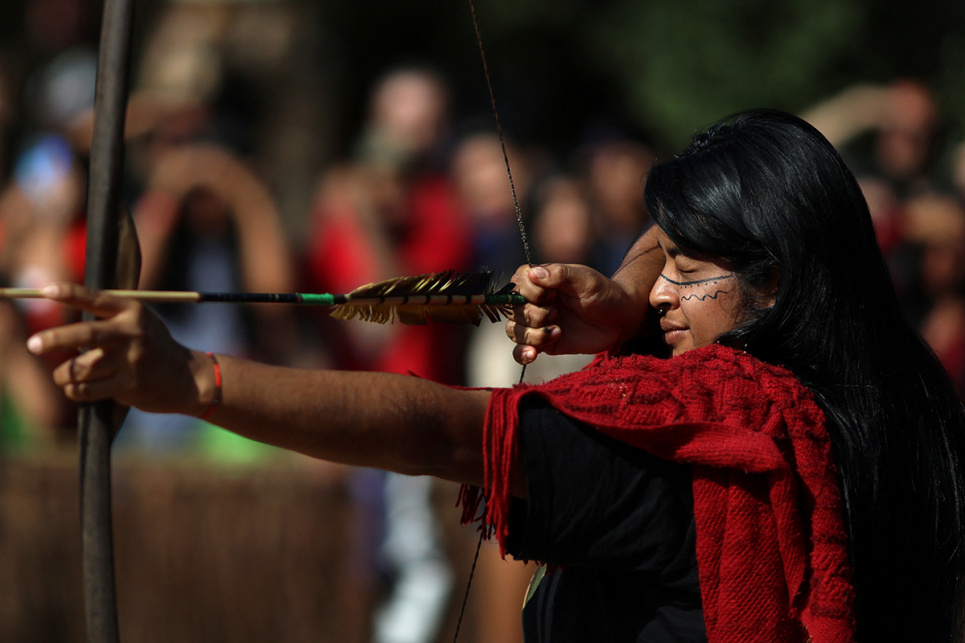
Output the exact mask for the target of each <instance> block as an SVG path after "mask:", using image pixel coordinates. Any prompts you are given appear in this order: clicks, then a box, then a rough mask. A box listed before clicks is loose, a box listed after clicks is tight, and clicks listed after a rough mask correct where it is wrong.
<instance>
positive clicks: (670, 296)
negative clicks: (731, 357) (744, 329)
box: [650, 231, 740, 355]
mask: <svg viewBox="0 0 965 643" xmlns="http://www.w3.org/2000/svg"><path fill="white" fill-rule="evenodd" d="M657 242H658V244H659V245H660V248H661V249H662V250H663V253H664V258H665V261H664V267H663V270H662V271H661V273H660V277H659V278H658V279H657V282H656V283H655V284H654V286H653V290H651V291H650V305H651V306H653V307H654V308H656V309H657V310H659V311H661V313H662V315H661V318H660V329H661V330H662V331H663V339H664V341H665V342H666V343H667V345H668V346H670V348H671V350H672V352H673V354H674V355H680V354H681V353H685V352H687V351H689V350H692V349H694V348H699V347H701V346H707V345H708V344H712V343H713V342H714V341H715V340H716V339H717V338H718V337H720V336H721V335H723V334H724V333H726V332H728V331H731V330H733V329H734V328H736V327H737V324H738V322H739V320H740V314H739V313H740V308H739V304H740V294H739V292H738V290H739V289H738V283H737V277H736V275H735V274H734V273H733V271H732V270H731V269H730V266H729V265H728V264H727V262H725V261H724V260H722V259H719V258H715V257H707V258H704V257H700V258H697V257H692V256H688V255H685V254H684V253H683V252H681V251H680V250H679V249H678V248H677V247H676V246H675V245H674V244H673V243H672V242H671V241H670V239H669V238H668V237H667V235H666V234H664V233H663V231H661V232H660V234H659V235H658V239H657Z"/></svg>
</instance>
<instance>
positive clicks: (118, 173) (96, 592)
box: [78, 0, 133, 643]
mask: <svg viewBox="0 0 965 643" xmlns="http://www.w3.org/2000/svg"><path fill="white" fill-rule="evenodd" d="M132 22H133V0H105V3H104V18H103V22H102V24H101V38H100V55H99V61H98V66H97V94H96V99H95V103H94V135H93V141H92V144H91V159H90V179H89V184H88V197H87V217H88V218H87V263H86V267H85V274H84V283H85V284H86V285H87V286H88V287H91V288H111V287H113V286H114V285H115V279H116V262H117V255H118V243H119V230H118V225H117V213H118V212H119V211H120V208H121V180H122V170H123V165H124V116H125V111H126V108H127V83H128V66H129V61H130V43H131V26H132ZM78 423H79V441H80V514H81V533H82V539H83V577H84V606H85V613H86V617H87V636H88V640H89V641H90V642H91V643H116V642H117V641H118V640H119V634H118V624H117V598H116V592H115V584H114V542H113V533H112V527H111V442H112V440H113V437H114V426H113V424H114V423H113V403H111V402H110V401H107V402H99V403H96V404H88V405H84V406H83V407H82V408H81V409H80V412H79V417H78Z"/></svg>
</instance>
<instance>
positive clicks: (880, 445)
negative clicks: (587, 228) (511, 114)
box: [646, 110, 965, 641]
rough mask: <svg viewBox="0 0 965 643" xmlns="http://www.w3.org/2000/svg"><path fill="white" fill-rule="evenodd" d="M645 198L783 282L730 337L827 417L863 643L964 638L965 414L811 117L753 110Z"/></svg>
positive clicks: (656, 210) (690, 244)
mask: <svg viewBox="0 0 965 643" xmlns="http://www.w3.org/2000/svg"><path fill="white" fill-rule="evenodd" d="M646 203H647V207H648V209H649V211H650V215H651V217H653V219H654V221H655V222H656V223H657V225H659V226H660V227H661V228H662V229H663V230H664V231H665V232H666V233H667V235H668V236H669V237H670V238H671V240H672V241H673V242H674V243H675V244H676V245H678V246H679V247H680V248H682V249H684V250H687V249H690V250H692V251H697V252H702V253H707V254H710V255H715V256H719V257H722V258H724V259H726V260H728V261H730V262H731V263H732V264H733V265H734V267H735V272H736V273H737V274H738V276H739V277H740V278H741V281H742V282H743V284H744V286H745V288H746V289H747V290H748V291H751V290H754V289H755V288H762V287H764V286H765V285H766V284H768V283H771V284H773V280H774V278H775V276H776V278H777V280H778V291H777V296H776V300H775V301H774V306H773V308H770V309H767V310H764V311H755V314H754V315H751V316H750V319H749V320H748V321H746V322H745V323H743V324H742V325H741V326H740V327H739V328H737V329H736V330H734V331H732V332H730V333H728V334H727V335H725V336H723V337H721V338H719V340H718V341H720V342H721V343H725V344H728V345H734V346H740V347H742V348H744V349H745V350H746V351H747V352H749V353H751V354H752V355H755V356H756V357H758V358H760V359H762V360H764V361H766V362H769V363H773V364H777V365H781V366H784V367H786V368H788V369H789V370H791V371H792V372H793V373H794V374H795V375H796V376H797V377H798V378H799V379H800V380H801V381H802V382H803V383H804V384H805V385H806V386H807V387H808V388H810V389H811V390H812V391H813V392H814V393H815V395H816V397H817V400H818V402H819V404H820V405H821V407H822V408H823V410H824V412H825V415H826V416H827V420H828V431H829V434H830V436H831V440H832V444H833V447H834V454H835V461H836V464H837V466H838V470H839V474H840V478H841V487H842V494H843V496H844V501H845V509H846V516H845V520H846V523H847V526H848V530H849V536H850V543H849V544H850V548H851V556H852V561H853V565H854V570H855V571H854V582H855V586H856V597H857V598H856V601H857V605H856V610H857V618H858V635H859V638H860V640H863V641H912V640H914V641H949V640H958V639H957V637H958V636H960V634H959V633H958V631H957V628H958V625H957V624H956V621H957V618H958V608H959V605H960V599H961V595H960V591H959V590H960V587H961V584H962V579H963V565H965V563H963V561H965V557H963V551H962V546H963V542H962V541H963V537H965V481H963V474H962V471H961V466H962V460H963V458H965V415H963V410H962V406H961V403H960V402H959V400H958V398H957V397H956V395H955V393H954V391H953V389H952V387H951V384H950V383H949V380H948V377H947V376H946V374H945V372H944V371H943V369H942V367H941V365H940V364H939V362H938V360H937V359H936V358H935V357H934V354H933V353H932V352H931V351H930V350H929V349H928V348H927V346H926V345H925V344H924V343H923V341H922V340H921V338H920V337H919V336H918V334H917V333H916V332H915V331H914V329H913V328H912V327H911V326H910V325H909V324H908V323H907V322H906V321H905V320H904V318H903V317H902V315H901V310H900V307H899V304H898V300H897V297H896V295H895V292H894V288H893V286H892V282H891V278H890V275H889V272H888V270H887V268H886V266H885V262H884V259H883V258H882V255H881V252H880V250H879V248H878V244H877V242H876V239H875V234H874V230H873V228H872V225H871V217H870V215H869V213H868V206H867V204H866V202H865V200H864V197H863V196H862V194H861V191H860V189H859V187H858V184H857V182H856V181H855V178H854V176H853V174H852V173H851V171H850V170H849V169H848V167H847V166H846V165H845V163H844V162H843V161H842V159H841V157H840V156H839V155H838V153H837V152H836V151H835V150H834V148H833V147H832V146H831V144H830V143H828V141H827V140H826V139H825V138H824V137H823V136H822V135H821V134H820V133H819V132H818V131H817V130H815V129H814V128H813V127H811V126H810V125H808V124H807V123H806V122H804V121H803V120H801V119H799V118H797V117H794V116H792V115H789V114H785V113H783V112H778V111H773V110H754V111H750V112H743V113H741V114H738V115H736V116H732V117H730V118H728V119H725V120H724V121H721V122H720V123H718V124H716V125H714V126H713V127H711V128H710V129H709V130H708V131H707V132H705V133H703V134H700V135H698V136H697V137H696V138H695V139H694V141H693V143H692V144H691V145H690V147H688V148H687V150H686V151H685V152H684V153H683V154H682V155H680V156H679V157H676V158H675V159H673V160H671V161H669V162H666V163H663V164H661V165H658V166H656V167H654V168H653V169H652V170H651V171H650V174H649V176H648V178H647V187H646Z"/></svg>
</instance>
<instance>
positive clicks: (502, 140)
mask: <svg viewBox="0 0 965 643" xmlns="http://www.w3.org/2000/svg"><path fill="white" fill-rule="evenodd" d="M469 12H470V13H471V14H472V26H473V29H474V30H475V32H476V44H477V45H478V46H479V57H480V58H481V59H482V66H483V74H484V75H485V77H486V88H487V89H488V90H489V103H490V105H492V108H493V118H494V119H495V121H496V132H497V133H498V134H499V147H500V149H501V150H502V152H503V162H504V163H505V164H506V176H507V177H508V178H509V190H510V192H512V194H513V208H514V209H515V210H516V225H517V227H518V228H519V236H520V238H521V239H522V241H523V252H524V253H525V255H526V263H527V264H529V265H530V266H532V265H533V257H532V254H531V253H530V250H529V237H527V235H526V226H525V225H524V223H523V213H522V210H521V209H520V207H519V198H518V197H517V196H516V184H515V183H514V182H513V169H512V167H511V166H510V163H509V153H508V152H507V151H506V137H505V136H504V135H503V126H502V122H501V121H500V119H499V110H498V109H497V108H496V94H495V92H494V91H493V82H492V76H491V75H490V73H489V63H488V62H487V61H486V48H485V47H483V41H482V34H481V33H480V31H479V21H478V20H477V19H476V5H475V4H474V3H473V0H469ZM525 377H526V365H525V364H523V368H522V370H521V371H520V373H519V383H520V384H522V383H523V380H524V379H525ZM485 535H486V529H485V527H480V529H479V541H478V542H477V543H476V553H475V554H474V555H473V558H472V567H471V568H470V569H469V579H468V580H467V581H466V591H465V593H464V594H463V597H462V606H461V607H460V608H459V619H458V620H457V621H456V632H455V634H453V637H452V643H457V641H458V639H459V630H460V628H461V627H462V619H463V616H465V614H466V604H467V603H468V602H469V590H470V588H471V587H472V579H473V576H475V574H476V564H477V563H478V562H479V551H480V550H481V549H482V541H483V538H484V537H485Z"/></svg>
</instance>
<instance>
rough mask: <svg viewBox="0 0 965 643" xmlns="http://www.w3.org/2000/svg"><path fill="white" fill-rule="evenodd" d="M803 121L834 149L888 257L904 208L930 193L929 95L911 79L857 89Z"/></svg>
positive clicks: (933, 133)
mask: <svg viewBox="0 0 965 643" xmlns="http://www.w3.org/2000/svg"><path fill="white" fill-rule="evenodd" d="M803 117H804V119H805V120H806V121H808V122H809V123H811V124H812V125H814V126H815V127H817V128H818V130H819V131H820V132H821V133H822V134H824V135H825V136H826V137H827V138H828V140H829V141H831V144H832V145H834V146H835V147H836V148H838V149H839V150H840V151H841V152H842V154H843V155H844V157H845V160H846V161H847V162H848V164H849V166H850V167H851V168H852V170H853V171H854V173H855V176H856V177H857V178H858V181H859V183H860V184H861V188H862V192H864V193H865V196H866V198H867V199H868V205H869V207H870V209H871V218H872V221H873V222H874V226H875V233H876V234H877V236H878V241H879V245H881V248H882V251H883V252H884V253H885V256H886V258H888V257H890V254H891V252H892V250H894V249H895V248H896V247H898V246H899V245H900V244H901V242H902V241H903V238H904V229H903V225H904V213H903V209H904V204H905V202H906V201H907V200H908V199H910V198H912V197H914V196H917V195H919V194H923V193H927V192H932V191H935V190H936V179H935V165H936V161H937V159H938V156H939V154H940V153H941V151H942V150H941V149H940V147H941V146H940V144H941V141H942V139H941V138H940V132H941V118H940V111H939V106H938V102H937V99H936V98H935V95H934V92H933V91H932V90H931V89H930V88H929V87H928V86H927V85H926V84H925V83H923V82H921V81H919V80H915V79H897V80H894V81H893V82H891V83H889V84H886V85H872V84H857V85H852V86H850V87H848V88H846V89H845V90H843V91H842V92H840V93H839V94H837V95H835V96H832V97H830V98H828V99H827V100H825V101H823V102H822V103H820V104H818V105H816V106H814V107H812V108H810V109H809V110H807V111H806V112H805V113H804V114H803Z"/></svg>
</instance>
